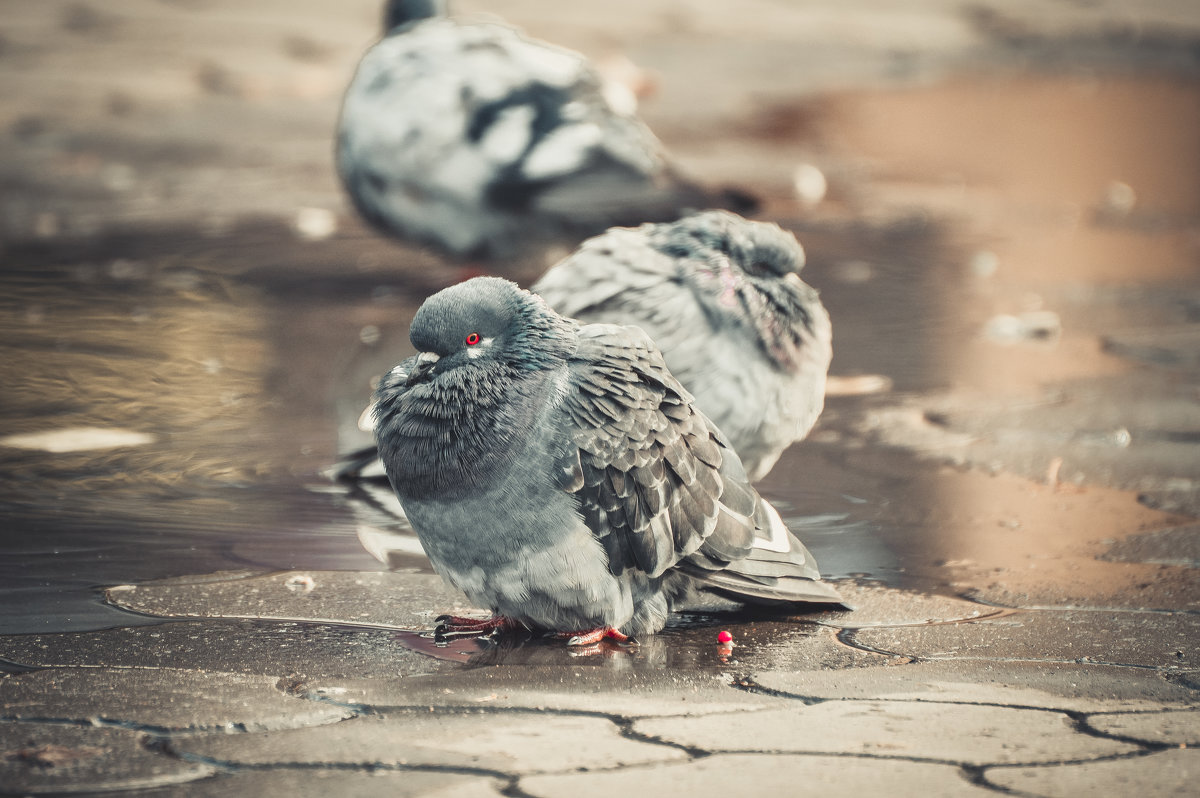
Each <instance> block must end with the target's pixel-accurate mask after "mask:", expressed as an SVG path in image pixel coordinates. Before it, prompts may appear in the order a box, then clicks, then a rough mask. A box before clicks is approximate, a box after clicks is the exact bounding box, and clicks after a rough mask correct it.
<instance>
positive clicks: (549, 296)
mask: <svg viewBox="0 0 1200 798" xmlns="http://www.w3.org/2000/svg"><path fill="white" fill-rule="evenodd" d="M803 266H804V250H803V249H802V248H801V246H800V243H799V242H798V241H797V240H796V238H795V236H793V235H792V234H791V233H789V232H786V231H784V230H783V229H781V228H780V227H779V226H778V225H775V224H770V223H767V222H754V221H748V220H746V219H744V218H742V217H740V216H737V215H735V214H732V213H728V212H726V211H720V210H714V211H707V212H704V213H698V214H695V215H692V216H689V217H686V218H684V219H681V220H679V221H676V222H670V223H666V224H645V225H642V226H641V227H638V228H635V229H624V228H617V229H612V230H609V231H608V232H606V233H604V234H603V235H600V236H597V237H595V238H592V239H589V240H588V241H585V242H584V243H583V245H582V246H581V247H580V248H579V249H578V250H577V251H576V252H575V253H574V254H572V255H570V256H569V257H568V258H567V259H566V260H564V261H562V262H561V263H559V264H557V265H556V266H554V267H553V268H551V269H550V270H549V271H548V272H547V273H546V274H545V275H543V276H542V278H541V279H540V280H538V281H537V282H536V283H534V285H533V287H532V290H533V291H534V292H535V293H538V294H540V295H541V296H542V297H543V298H544V299H545V300H546V301H547V302H548V303H549V304H550V306H551V307H553V308H554V309H555V310H556V311H558V312H559V313H561V314H563V315H564V316H570V317H572V318H575V319H577V320H579V321H583V322H605V323H610V324H635V325H637V326H639V327H641V328H642V329H643V330H645V331H646V332H647V333H648V334H649V335H650V337H651V338H652V339H653V340H654V343H655V344H657V345H658V347H659V349H660V350H662V354H663V358H664V359H665V360H666V362H667V367H668V368H670V370H671V373H672V374H674V375H675V377H676V378H677V379H678V380H679V381H680V382H681V383H683V385H684V387H686V388H687V389H688V391H689V392H691V394H692V395H693V396H694V397H695V399H696V406H697V407H699V408H700V410H702V411H703V412H704V414H705V415H707V416H708V417H709V418H710V419H712V420H713V421H714V422H715V423H716V425H717V427H719V428H720V429H721V431H722V432H723V433H724V434H725V435H726V437H727V438H728V439H729V441H730V443H732V444H733V448H734V450H736V451H737V453H738V457H740V458H741V460H742V465H743V466H744V467H745V469H746V473H747V474H749V476H750V479H751V481H754V482H757V481H759V480H761V479H762V478H763V477H765V476H766V475H767V473H768V472H769V471H770V470H771V468H772V467H773V466H774V465H775V463H776V461H777V460H778V459H779V457H780V455H781V454H782V453H783V451H784V449H786V448H787V447H788V446H790V445H791V444H792V443H794V442H795V441H798V440H801V439H802V438H804V437H805V436H806V435H807V434H808V432H809V430H811V429H812V427H813V425H814V424H815V423H816V421H817V417H818V416H820V415H821V410H822V409H823V408H824V405H825V380H826V375H827V373H828V371H829V361H830V359H831V358H832V357H833V346H832V328H831V326H830V321H829V314H828V312H826V310H825V307H824V306H823V305H822V304H821V300H820V297H819V296H818V294H817V291H816V290H815V289H813V288H811V287H809V286H808V285H806V284H805V283H804V282H802V281H801V279H800V277H799V275H798V274H797V273H798V272H799V271H800V269H801V268H802V267H803Z"/></svg>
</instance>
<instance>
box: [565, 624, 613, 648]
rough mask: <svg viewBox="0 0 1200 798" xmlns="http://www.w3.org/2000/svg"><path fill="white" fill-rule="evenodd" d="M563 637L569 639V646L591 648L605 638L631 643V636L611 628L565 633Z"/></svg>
mask: <svg viewBox="0 0 1200 798" xmlns="http://www.w3.org/2000/svg"><path fill="white" fill-rule="evenodd" d="M561 636H562V637H565V638H567V645H568V646H590V645H594V644H596V643H599V642H600V641H601V640H603V639H604V638H606V637H608V638H612V639H613V640H616V641H617V642H618V643H625V642H629V639H630V638H629V635H627V634H622V633H621V631H620V630H618V629H614V628H613V627H611V626H601V627H600V628H599V629H592V630H591V631H587V632H563V633H562V635H561Z"/></svg>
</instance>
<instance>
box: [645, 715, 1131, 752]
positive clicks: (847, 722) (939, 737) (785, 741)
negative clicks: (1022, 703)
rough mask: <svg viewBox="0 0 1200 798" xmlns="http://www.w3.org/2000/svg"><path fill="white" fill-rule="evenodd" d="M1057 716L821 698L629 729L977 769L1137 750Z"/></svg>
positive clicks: (715, 743)
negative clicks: (820, 700)
mask: <svg viewBox="0 0 1200 798" xmlns="http://www.w3.org/2000/svg"><path fill="white" fill-rule="evenodd" d="M1069 724H1070V721H1069V719H1068V718H1067V717H1066V716H1065V715H1063V714H1061V713H1058V712H1051V711H1045V710H1034V709H1013V708H1009V707H994V706H973V705H968V704H935V703H917V702H910V703H898V702H891V701H828V702H825V703H821V704H815V705H812V706H804V705H800V706H795V707H790V708H787V709H779V710H766V711H763V712H754V713H736V714H734V713H731V714H727V715H725V716H711V715H710V716H704V717H697V718H654V719H649V720H641V721H638V722H637V723H635V724H634V730H635V731H636V732H638V733H640V734H645V735H648V736H650V737H652V738H655V739H659V740H663V741H667V742H672V743H676V744H679V745H684V746H688V747H692V748H698V749H701V750H705V751H714V752H717V751H720V752H750V751H754V752H761V753H770V752H779V753H810V754H839V753H840V754H855V755H871V756H886V757H897V758H903V759H917V760H927V761H930V760H931V761H940V762H954V763H968V764H976V765H984V764H997V763H1016V762H1059V761H1070V760H1081V759H1097V758H1100V757H1106V756H1112V755H1114V754H1121V753H1131V752H1134V751H1137V750H1140V749H1139V748H1138V746H1135V745H1131V744H1129V743H1123V742H1118V741H1115V740H1106V739H1100V738H1096V737H1091V736H1088V735H1085V734H1080V733H1074V732H1073V730H1072V729H1071V727H1070V725H1069Z"/></svg>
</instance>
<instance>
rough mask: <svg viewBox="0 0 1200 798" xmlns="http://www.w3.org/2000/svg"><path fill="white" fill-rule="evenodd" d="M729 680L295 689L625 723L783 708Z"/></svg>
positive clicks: (471, 678) (553, 678)
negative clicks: (576, 715) (625, 720)
mask: <svg viewBox="0 0 1200 798" xmlns="http://www.w3.org/2000/svg"><path fill="white" fill-rule="evenodd" d="M730 680H731V677H730V676H729V675H728V674H709V673H703V672H701V673H695V672H691V673H689V672H686V671H678V670H675V669H669V670H665V671H657V672H655V671H627V670H616V671H615V672H614V669H610V668H598V667H585V666H578V667H562V668H540V669H538V670H536V671H531V670H529V669H527V668H518V667H511V666H506V667H497V668H477V669H471V670H465V671H460V672H457V673H450V674H445V675H441V676H421V677H415V678H412V679H404V680H400V681H395V680H385V679H342V680H336V679H333V680H328V679H327V680H320V679H311V680H306V681H304V682H300V683H298V684H296V685H295V687H294V688H293V689H294V690H295V692H296V693H297V694H300V695H304V696H306V697H310V698H313V699H320V700H327V701H334V702H338V703H344V704H353V705H365V706H369V707H371V708H372V709H374V710H380V709H387V708H394V707H424V706H437V707H471V708H479V707H484V708H487V709H489V710H498V709H501V708H516V709H535V710H552V711H573V712H592V713H599V714H605V715H611V716H620V717H624V718H639V717H652V716H667V715H704V714H710V713H716V712H742V711H753V710H759V709H767V708H770V707H773V706H778V705H779V703H781V701H782V700H781V699H778V698H772V697H769V696H763V695H755V694H753V693H750V692H747V691H745V690H733V689H730Z"/></svg>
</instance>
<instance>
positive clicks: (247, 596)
mask: <svg viewBox="0 0 1200 798" xmlns="http://www.w3.org/2000/svg"><path fill="white" fill-rule="evenodd" d="M837 585H838V590H839V591H841V592H842V595H843V596H845V598H846V601H847V602H849V604H850V605H852V606H853V607H854V609H853V611H819V612H813V613H807V614H798V615H794V616H791V617H794V618H796V619H797V620H804V621H809V622H814V623H821V624H824V625H827V626H835V627H839V628H841V627H860V626H878V625H889V624H908V623H923V622H927V621H953V620H969V619H973V618H980V617H984V616H988V615H993V614H997V613H998V612H1000V611H999V610H997V609H995V608H992V607H987V606H984V605H981V604H978V603H975V602H970V601H966V600H963V599H958V598H952V597H948V596H931V595H928V594H921V593H915V592H910V591H901V590H895V589H891V588H886V587H883V586H881V585H877V584H870V583H855V582H852V581H839V582H838V583H837ZM106 596H107V598H108V600H109V601H110V602H111V603H113V604H115V605H117V606H119V607H122V608H124V609H127V610H131V611H133V612H138V613H142V614H145V615H154V616H159V617H165V618H178V617H203V618H276V619H304V620H311V621H329V622H344V623H358V624H377V625H381V626H390V627H395V628H398V629H411V630H416V629H430V628H432V626H433V619H434V618H436V617H437V616H438V615H441V614H443V613H447V612H454V613H456V614H467V615H470V614H476V615H487V614H488V613H487V612H485V611H484V610H481V609H478V608H472V607H470V606H469V605H468V604H466V597H465V596H463V595H462V594H461V593H459V592H458V591H456V590H453V589H452V588H450V587H448V586H447V585H446V584H445V582H443V581H442V579H441V577H438V576H436V575H433V574H424V573H376V572H344V571H284V572H278V573H272V574H248V573H243V572H232V573H228V574H212V575H209V576H191V577H179V578H176V579H164V580H160V581H156V582H148V583H144V584H140V585H118V586H116V587H112V588H109V589H108V590H107V591H106ZM715 606H717V607H719V608H720V609H728V608H729V607H731V606H734V607H736V605H730V604H728V603H724V602H722V603H720V604H715ZM704 609H705V607H704V606H703V605H702V606H700V607H699V608H698V610H699V611H701V612H703V611H704ZM776 617H782V615H781V614H776Z"/></svg>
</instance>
